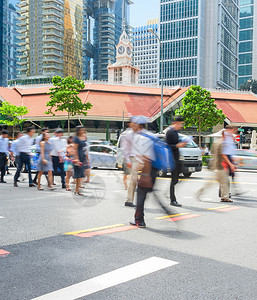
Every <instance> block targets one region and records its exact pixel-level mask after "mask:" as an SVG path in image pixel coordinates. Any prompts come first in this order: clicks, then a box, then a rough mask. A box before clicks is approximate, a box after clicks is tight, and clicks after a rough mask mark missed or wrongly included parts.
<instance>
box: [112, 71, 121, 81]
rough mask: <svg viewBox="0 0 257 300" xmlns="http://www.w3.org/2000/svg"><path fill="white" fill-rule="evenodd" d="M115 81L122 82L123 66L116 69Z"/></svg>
mask: <svg viewBox="0 0 257 300" xmlns="http://www.w3.org/2000/svg"><path fill="white" fill-rule="evenodd" d="M114 82H117V83H122V68H119V69H115V70H114Z"/></svg>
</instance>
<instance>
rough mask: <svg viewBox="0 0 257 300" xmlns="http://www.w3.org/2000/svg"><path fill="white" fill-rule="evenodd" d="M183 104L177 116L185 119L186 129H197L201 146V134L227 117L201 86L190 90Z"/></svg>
mask: <svg viewBox="0 0 257 300" xmlns="http://www.w3.org/2000/svg"><path fill="white" fill-rule="evenodd" d="M182 103H183V105H182V106H181V107H180V108H179V109H177V110H176V115H180V116H182V117H183V118H184V120H185V127H192V126H194V125H195V126H196V127H197V131H198V133H199V146H201V132H202V131H205V130H208V129H210V128H213V127H214V126H216V125H218V124H222V122H224V120H225V118H226V116H225V115H224V114H223V112H222V110H219V109H217V105H216V104H215V103H214V99H212V98H211V93H210V92H209V91H207V90H205V89H203V88H201V87H200V86H192V87H191V88H190V89H188V90H187V92H186V96H185V97H184V99H183V100H182Z"/></svg>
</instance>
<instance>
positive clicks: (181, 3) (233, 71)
mask: <svg viewBox="0 0 257 300" xmlns="http://www.w3.org/2000/svg"><path fill="white" fill-rule="evenodd" d="M160 16H161V20H160V35H161V40H162V41H163V55H164V84H166V85H182V86H189V85H192V84H199V85H201V86H203V87H208V88H228V89H235V88H237V79H238V75H237V67H238V42H239V41H238V31H239V25H238V20H239V6H238V0H208V1H205V0H161V10H160Z"/></svg>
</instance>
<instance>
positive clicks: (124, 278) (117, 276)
mask: <svg viewBox="0 0 257 300" xmlns="http://www.w3.org/2000/svg"><path fill="white" fill-rule="evenodd" d="M177 264H178V262H175V261H172V260H167V259H163V258H159V257H151V258H148V259H145V260H142V261H139V262H137V263H134V264H131V265H128V266H126V267H123V268H120V269H117V270H114V271H111V272H109V273H105V274H103V275H100V276H97V277H94V278H91V279H89V280H86V281H82V282H80V283H77V284H74V285H71V286H68V287H66V288H64V289H61V290H58V291H55V292H52V293H50V294H46V295H43V296H40V297H38V298H34V299H32V300H74V299H78V298H81V297H85V296H88V295H91V294H93V293H96V292H99V291H102V290H105V289H107V288H110V287H113V286H116V285H118V284H121V283H124V282H128V281H130V280H133V279H136V278H139V277H142V276H145V275H147V274H151V273H154V272H156V271H159V270H162V269H165V268H168V267H171V266H174V265H177Z"/></svg>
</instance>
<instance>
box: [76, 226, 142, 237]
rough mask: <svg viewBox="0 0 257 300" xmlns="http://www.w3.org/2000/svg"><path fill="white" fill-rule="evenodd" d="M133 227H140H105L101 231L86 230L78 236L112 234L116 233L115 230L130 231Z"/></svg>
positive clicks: (135, 227)
mask: <svg viewBox="0 0 257 300" xmlns="http://www.w3.org/2000/svg"><path fill="white" fill-rule="evenodd" d="M133 229H138V227H137V226H122V227H118V228H111V229H105V230H100V231H93V232H84V233H80V234H77V235H76V236H78V237H83V238H85V237H93V236H96V235H105V234H110V233H115V232H122V231H129V230H133Z"/></svg>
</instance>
